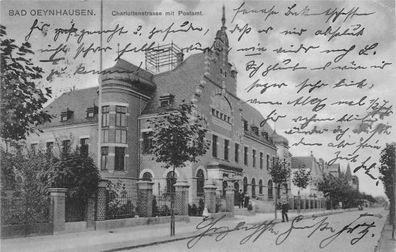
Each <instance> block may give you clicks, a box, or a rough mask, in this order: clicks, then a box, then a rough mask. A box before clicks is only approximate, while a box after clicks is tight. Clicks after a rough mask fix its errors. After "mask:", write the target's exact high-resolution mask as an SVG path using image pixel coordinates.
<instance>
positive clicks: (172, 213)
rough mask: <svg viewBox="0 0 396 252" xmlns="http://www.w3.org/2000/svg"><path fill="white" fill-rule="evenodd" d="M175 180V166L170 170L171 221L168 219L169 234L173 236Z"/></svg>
mask: <svg viewBox="0 0 396 252" xmlns="http://www.w3.org/2000/svg"><path fill="white" fill-rule="evenodd" d="M174 181H175V167H173V172H172V188H171V209H170V214H171V221H170V236H175V231H176V230H175V210H174V208H175V191H174V190H175V189H174V184H173V182H174Z"/></svg>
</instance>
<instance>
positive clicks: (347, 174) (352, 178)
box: [345, 163, 359, 191]
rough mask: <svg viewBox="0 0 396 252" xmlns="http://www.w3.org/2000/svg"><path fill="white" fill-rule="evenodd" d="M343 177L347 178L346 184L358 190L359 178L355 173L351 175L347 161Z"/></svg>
mask: <svg viewBox="0 0 396 252" xmlns="http://www.w3.org/2000/svg"><path fill="white" fill-rule="evenodd" d="M345 178H346V179H347V180H348V184H349V185H350V186H351V187H352V188H353V189H355V190H357V191H359V178H358V176H356V175H353V176H352V172H351V167H350V165H349V163H348V165H347V169H346V171H345Z"/></svg>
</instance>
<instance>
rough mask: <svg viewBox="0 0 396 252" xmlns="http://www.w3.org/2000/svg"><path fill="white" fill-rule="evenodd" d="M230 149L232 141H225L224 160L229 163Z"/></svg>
mask: <svg viewBox="0 0 396 252" xmlns="http://www.w3.org/2000/svg"><path fill="white" fill-rule="evenodd" d="M229 147H230V140H227V139H224V160H227V161H228V149H229Z"/></svg>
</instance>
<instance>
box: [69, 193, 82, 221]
mask: <svg viewBox="0 0 396 252" xmlns="http://www.w3.org/2000/svg"><path fill="white" fill-rule="evenodd" d="M65 203H66V206H65V220H66V222H77V221H84V220H85V219H86V203H84V202H80V201H75V200H73V199H70V198H68V197H66V201H65Z"/></svg>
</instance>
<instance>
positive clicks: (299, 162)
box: [291, 153, 323, 198]
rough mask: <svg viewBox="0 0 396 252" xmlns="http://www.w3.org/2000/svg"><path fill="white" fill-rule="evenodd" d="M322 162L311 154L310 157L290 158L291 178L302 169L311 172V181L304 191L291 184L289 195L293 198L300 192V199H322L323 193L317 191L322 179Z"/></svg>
mask: <svg viewBox="0 0 396 252" xmlns="http://www.w3.org/2000/svg"><path fill="white" fill-rule="evenodd" d="M322 161H323V160H321V159H319V161H317V160H316V158H315V157H314V156H313V154H312V153H311V155H310V156H301V157H292V158H291V169H292V174H291V178H292V179H293V177H294V172H295V171H296V170H298V169H303V170H305V171H311V179H310V182H309V184H308V186H307V188H305V189H300V188H298V187H297V186H295V185H294V184H293V183H292V185H291V188H292V190H291V193H292V194H293V195H294V196H297V195H298V191H299V190H300V196H302V197H317V198H322V197H323V193H322V192H320V191H319V190H318V183H319V182H320V180H321V179H322V178H323V169H322V164H321V162H322Z"/></svg>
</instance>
